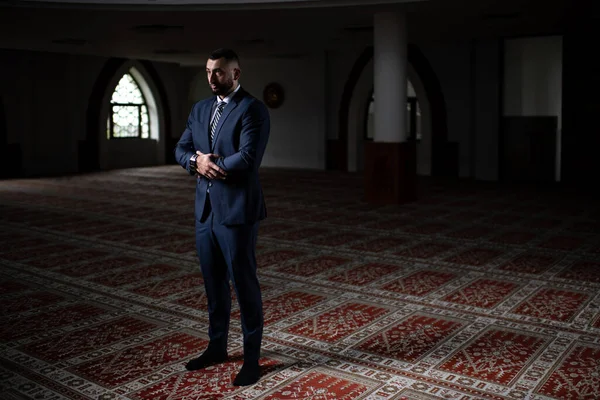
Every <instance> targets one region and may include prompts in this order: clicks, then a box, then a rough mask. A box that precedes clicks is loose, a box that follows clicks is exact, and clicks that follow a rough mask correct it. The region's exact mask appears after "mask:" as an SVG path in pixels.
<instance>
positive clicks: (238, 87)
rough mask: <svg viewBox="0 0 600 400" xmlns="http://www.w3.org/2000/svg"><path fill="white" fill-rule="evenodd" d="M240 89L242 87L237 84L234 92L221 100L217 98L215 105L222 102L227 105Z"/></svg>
mask: <svg viewBox="0 0 600 400" xmlns="http://www.w3.org/2000/svg"><path fill="white" fill-rule="evenodd" d="M241 87H242V85H240V84H239V83H238V85H237V87H236V88H235V90H234V91H233V92H231V93H229V94H228V95H227V96H225V97H224V98H223V99H222V100H221V98H220V97H219V96H217V104H219V103H220V102H222V101H224V102H225V103H229V102H230V101H231V99H232V98H233V96H235V94H236V93H237V92H238V90H240V88H241Z"/></svg>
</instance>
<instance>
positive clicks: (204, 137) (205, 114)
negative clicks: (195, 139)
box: [200, 101, 212, 149]
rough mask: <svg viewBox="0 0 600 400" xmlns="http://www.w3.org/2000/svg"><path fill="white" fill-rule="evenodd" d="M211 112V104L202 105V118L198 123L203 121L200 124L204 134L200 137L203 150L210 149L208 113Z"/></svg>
mask: <svg viewBox="0 0 600 400" xmlns="http://www.w3.org/2000/svg"><path fill="white" fill-rule="evenodd" d="M211 110H212V102H210V101H209V102H206V104H204V109H203V110H202V111H200V112H201V113H202V118H201V119H200V121H203V124H202V130H203V131H204V134H202V135H200V141H201V143H202V146H203V147H204V148H205V149H210V140H209V138H208V137H209V136H210V117H211V115H210V111H211Z"/></svg>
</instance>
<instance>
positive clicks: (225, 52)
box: [208, 48, 240, 64]
mask: <svg viewBox="0 0 600 400" xmlns="http://www.w3.org/2000/svg"><path fill="white" fill-rule="evenodd" d="M208 58H210V59H211V60H218V59H219V58H224V59H225V61H227V62H230V61H236V62H237V63H238V64H239V63H240V59H239V58H238V56H237V54H236V53H235V51H233V50H231V49H227V48H221V49H217V50H215V51H213V52H212V53H210V55H209V56H208Z"/></svg>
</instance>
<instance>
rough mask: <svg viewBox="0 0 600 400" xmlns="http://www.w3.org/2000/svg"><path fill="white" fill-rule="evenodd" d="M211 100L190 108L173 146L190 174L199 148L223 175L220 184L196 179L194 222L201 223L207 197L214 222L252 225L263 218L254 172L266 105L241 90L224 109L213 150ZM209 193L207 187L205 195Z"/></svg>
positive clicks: (262, 144) (263, 142) (262, 145)
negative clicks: (214, 157)
mask: <svg viewBox="0 0 600 400" xmlns="http://www.w3.org/2000/svg"><path fill="white" fill-rule="evenodd" d="M215 101H216V100H215V97H214V96H212V97H210V98H208V99H205V100H201V101H199V102H197V103H196V104H194V106H193V107H192V111H191V112H190V115H189V117H188V121H187V126H186V129H185V130H184V131H183V134H182V135H181V138H180V139H179V142H178V143H177V146H176V147H175V157H176V160H177V162H178V163H179V164H180V165H181V166H182V167H183V168H185V169H186V170H187V171H188V172H189V173H190V174H192V175H193V174H195V172H194V171H191V170H190V169H189V160H190V157H191V156H192V155H193V154H194V153H196V150H199V151H200V152H201V153H203V154H207V153H215V154H218V155H219V156H220V157H221V158H219V159H218V160H217V161H216V164H217V165H219V167H221V168H222V169H224V170H225V171H226V172H227V177H226V178H225V179H224V180H219V179H215V180H209V179H207V178H205V177H199V178H198V181H197V185H196V203H195V208H196V218H197V219H200V216H201V215H202V212H203V210H204V204H205V201H206V196H210V202H211V206H212V209H213V212H214V215H215V218H216V221H217V222H218V223H220V224H222V225H238V224H252V223H255V222H257V221H259V220H262V219H264V218H265V217H266V206H265V201H264V197H263V191H262V187H261V184H260V181H259V177H258V169H259V167H260V164H261V162H262V158H263V155H264V152H265V149H266V147H267V142H268V139H269V132H270V118H269V112H268V110H267V108H266V106H265V105H264V104H263V103H262V102H261V101H259V100H258V99H256V98H255V97H253V96H252V95H250V94H249V93H248V92H246V91H245V90H244V89H243V88H240V90H238V92H237V93H236V94H235V95H234V97H233V98H232V99H231V101H230V102H229V103H228V104H227V106H226V107H225V108H224V109H223V113H222V115H221V117H220V118H219V123H218V125H217V128H216V131H215V136H214V140H213V143H212V146H211V144H210V139H209V136H210V133H209V129H210V128H209V126H210V121H211V118H212V110H213V109H214V108H213V105H214V103H215ZM207 189H209V191H208V193H207Z"/></svg>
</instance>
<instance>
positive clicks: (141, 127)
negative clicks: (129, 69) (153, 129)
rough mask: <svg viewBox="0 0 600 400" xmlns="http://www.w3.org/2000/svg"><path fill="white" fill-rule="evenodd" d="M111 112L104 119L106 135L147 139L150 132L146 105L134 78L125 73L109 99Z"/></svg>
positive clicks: (109, 136) (110, 137)
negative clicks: (105, 119)
mask: <svg viewBox="0 0 600 400" xmlns="http://www.w3.org/2000/svg"><path fill="white" fill-rule="evenodd" d="M110 104H111V112H110V115H109V116H108V120H107V121H106V135H107V137H108V138H109V139H113V138H142V139H147V138H148V137H149V133H150V126H149V119H148V107H147V105H146V100H145V99H144V95H143V94H142V91H141V90H140V87H139V86H138V84H137V82H136V81H135V79H133V76H131V75H130V74H128V73H127V74H125V75H123V77H122V78H121V80H120V81H119V84H118V85H117V87H116V88H115V91H114V92H113V94H112V98H111V99H110Z"/></svg>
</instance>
